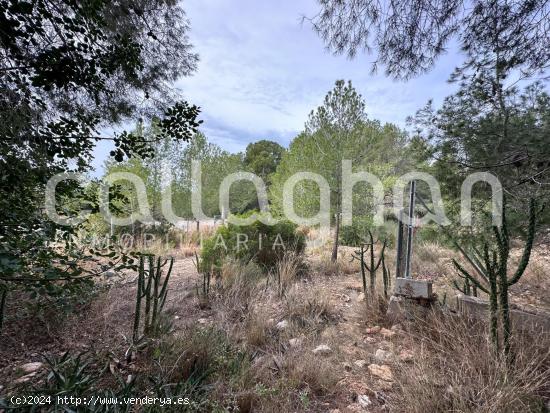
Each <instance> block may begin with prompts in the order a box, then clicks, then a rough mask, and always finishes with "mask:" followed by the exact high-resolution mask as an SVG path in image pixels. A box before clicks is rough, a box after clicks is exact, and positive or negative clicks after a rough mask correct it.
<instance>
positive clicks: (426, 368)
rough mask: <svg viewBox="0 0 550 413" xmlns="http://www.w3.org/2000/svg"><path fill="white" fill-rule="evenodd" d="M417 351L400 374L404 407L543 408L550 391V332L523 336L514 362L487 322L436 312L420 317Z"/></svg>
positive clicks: (400, 406)
mask: <svg viewBox="0 0 550 413" xmlns="http://www.w3.org/2000/svg"><path fill="white" fill-rule="evenodd" d="M412 334H413V336H412V337H411V340H412V342H411V344H412V345H413V346H415V347H416V348H419V350H417V353H416V355H415V359H414V362H413V364H412V365H402V366H401V369H400V374H399V379H398V380H399V386H400V389H399V390H400V391H399V396H398V401H397V403H396V406H395V407H396V409H397V410H398V411H407V412H412V413H414V412H419V413H425V412H443V411H453V412H476V413H493V412H494V413H496V412H542V411H544V410H543V407H542V406H543V400H542V397H543V396H545V397H549V396H550V393H549V392H550V350H549V346H548V344H549V342H550V337H548V336H542V335H541V336H539V337H536V338H529V337H526V336H525V335H523V336H521V337H520V336H518V337H516V338H517V341H516V342H515V346H514V349H515V353H514V355H515V357H514V359H513V360H512V361H511V364H510V365H509V366H507V365H506V363H505V362H504V360H503V359H502V358H500V359H499V358H498V357H496V356H495V355H494V354H493V352H492V348H491V345H490V343H489V342H488V339H487V334H486V331H485V329H484V328H483V326H481V325H472V324H471V323H469V322H468V321H467V320H465V319H461V318H455V317H451V316H444V315H436V314H434V315H432V316H430V317H429V318H428V319H427V320H426V321H425V322H422V321H420V320H417V321H416V323H415V331H414V333H412Z"/></svg>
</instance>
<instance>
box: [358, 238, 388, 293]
mask: <svg viewBox="0 0 550 413" xmlns="http://www.w3.org/2000/svg"><path fill="white" fill-rule="evenodd" d="M367 231H368V234H369V242H368V243H363V244H361V246H360V249H359V250H356V251H355V254H354V255H352V260H354V259H356V260H358V261H359V262H360V266H361V277H362V280H363V292H364V293H365V295H367V277H366V273H365V270H367V271H368V272H369V280H370V291H371V296H372V297H374V294H375V290H376V272H377V271H378V268H380V265H382V263H383V262H384V253H385V251H386V246H387V243H388V240H387V239H385V240H384V242H383V243H382V251H380V256H379V257H378V260H377V259H376V256H375V250H374V247H375V245H376V244H377V243H378V240H376V241H375V240H374V236H373V235H372V232H371V230H370V229H368V230H367ZM367 252H369V264H367V262H366V260H365V254H366V253H367ZM382 271H383V275H384V294H386V295H387V286H388V281H389V270H388V268H387V267H386V265H385V262H384V264H383V265H382Z"/></svg>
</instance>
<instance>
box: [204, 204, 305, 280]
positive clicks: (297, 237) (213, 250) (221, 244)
mask: <svg viewBox="0 0 550 413" xmlns="http://www.w3.org/2000/svg"><path fill="white" fill-rule="evenodd" d="M250 213H251V212H249V213H248V214H244V215H241V217H246V216H247V215H249V214H250ZM304 249H305V237H304V235H303V234H302V233H299V232H298V231H297V226H296V225H295V224H293V223H291V222H289V221H279V222H278V223H276V224H274V225H266V224H264V223H262V222H260V221H256V222H254V223H253V224H251V225H247V226H238V225H233V224H231V223H228V224H227V225H225V226H221V227H219V228H218V230H217V231H216V233H215V234H214V235H213V236H211V237H210V238H208V239H206V240H205V241H204V242H203V245H202V250H201V263H200V268H199V269H200V270H201V271H205V272H208V271H212V270H214V271H218V272H219V270H220V268H221V265H222V262H223V259H224V258H225V257H229V258H234V259H237V260H240V261H242V262H250V261H254V262H256V263H257V264H258V265H259V266H260V267H262V269H263V270H265V271H268V270H271V269H273V268H275V266H276V265H277V263H278V262H279V261H280V260H281V259H282V258H283V256H284V254H285V253H289V252H292V253H294V254H297V255H301V254H302V253H303V252H304Z"/></svg>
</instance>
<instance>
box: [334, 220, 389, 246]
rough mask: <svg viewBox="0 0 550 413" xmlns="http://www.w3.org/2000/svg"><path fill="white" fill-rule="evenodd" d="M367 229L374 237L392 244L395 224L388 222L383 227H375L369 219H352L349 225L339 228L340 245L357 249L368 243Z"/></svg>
mask: <svg viewBox="0 0 550 413" xmlns="http://www.w3.org/2000/svg"><path fill="white" fill-rule="evenodd" d="M369 229H370V230H371V231H372V233H373V234H374V235H375V237H378V238H379V239H381V240H384V239H388V242H389V244H390V245H391V244H392V243H393V240H394V238H395V233H396V231H397V228H396V225H395V222H390V221H388V222H386V224H384V225H383V226H379V227H376V226H374V224H373V222H372V218H371V217H356V218H353V221H352V224H351V225H346V226H342V228H340V244H341V245H345V246H348V247H358V246H360V245H361V244H365V243H369V242H370V240H369V236H368V230H369Z"/></svg>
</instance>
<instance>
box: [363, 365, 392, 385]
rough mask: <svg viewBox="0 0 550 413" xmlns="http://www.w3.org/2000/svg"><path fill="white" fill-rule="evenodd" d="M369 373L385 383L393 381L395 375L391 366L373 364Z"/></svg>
mask: <svg viewBox="0 0 550 413" xmlns="http://www.w3.org/2000/svg"><path fill="white" fill-rule="evenodd" d="M368 369H369V372H370V373H371V374H372V375H373V376H376V377H378V378H379V379H382V380H384V381H393V374H392V372H391V369H390V368H389V366H386V365H385V364H381V365H380V364H371V365H369V367H368Z"/></svg>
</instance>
